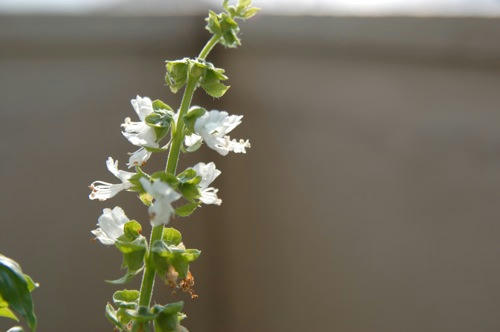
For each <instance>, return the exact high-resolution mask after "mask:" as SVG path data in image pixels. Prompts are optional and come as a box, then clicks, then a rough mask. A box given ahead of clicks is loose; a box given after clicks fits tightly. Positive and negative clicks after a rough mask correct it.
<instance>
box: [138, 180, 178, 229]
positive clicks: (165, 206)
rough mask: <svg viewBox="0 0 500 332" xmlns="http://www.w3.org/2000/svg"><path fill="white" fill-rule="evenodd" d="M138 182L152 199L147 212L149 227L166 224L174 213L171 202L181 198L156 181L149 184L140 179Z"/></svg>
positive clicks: (163, 183) (168, 187)
mask: <svg viewBox="0 0 500 332" xmlns="http://www.w3.org/2000/svg"><path fill="white" fill-rule="evenodd" d="M140 181H141V184H142V186H143V188H144V190H146V192H148V193H149V194H150V195H151V196H153V198H154V202H153V203H152V204H151V205H150V206H149V210H148V211H149V217H150V218H151V225H153V226H158V225H162V224H163V225H166V224H168V222H169V221H170V216H171V215H172V213H174V212H175V211H174V208H173V207H172V202H174V201H176V200H178V199H179V198H181V195H180V194H179V193H178V192H176V191H175V190H173V189H172V188H171V187H170V186H169V185H168V184H167V183H165V182H163V181H160V180H156V181H154V182H153V183H151V182H150V181H148V180H147V179H145V178H141V179H140Z"/></svg>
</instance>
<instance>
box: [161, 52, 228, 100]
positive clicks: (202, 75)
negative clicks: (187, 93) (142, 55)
mask: <svg viewBox="0 0 500 332" xmlns="http://www.w3.org/2000/svg"><path fill="white" fill-rule="evenodd" d="M166 67H167V74H166V76H165V81H166V83H167V84H168V86H169V87H170V90H172V92H173V93H176V92H177V91H179V89H180V88H182V87H183V86H184V85H185V84H186V82H187V79H188V76H189V75H190V76H191V77H193V78H195V79H196V80H197V82H198V84H199V85H200V86H201V87H202V88H203V89H204V90H205V91H206V93H208V94H209V95H210V96H212V97H215V98H219V97H222V96H223V95H224V93H226V91H227V90H228V89H229V86H227V85H224V84H222V83H221V82H220V81H225V80H227V79H228V77H227V76H226V75H224V69H221V68H216V67H215V66H214V65H213V64H211V63H210V62H206V61H204V60H201V59H189V58H184V59H182V60H174V61H167V65H166Z"/></svg>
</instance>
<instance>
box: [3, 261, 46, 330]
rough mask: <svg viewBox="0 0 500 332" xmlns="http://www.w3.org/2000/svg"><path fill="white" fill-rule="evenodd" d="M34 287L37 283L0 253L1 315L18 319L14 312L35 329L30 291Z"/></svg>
mask: <svg viewBox="0 0 500 332" xmlns="http://www.w3.org/2000/svg"><path fill="white" fill-rule="evenodd" d="M36 287H38V284H36V283H35V282H33V280H32V279H31V278H30V277H29V276H28V275H26V274H24V273H23V271H22V270H21V267H20V266H19V264H17V263H16V262H15V261H14V260H12V259H10V258H8V257H5V256H4V255H2V254H0V316H1V317H7V318H10V319H13V320H16V321H19V319H18V318H17V316H16V315H15V314H14V312H16V313H17V314H19V315H20V316H21V317H23V318H24V319H25V320H26V322H27V324H28V326H29V327H30V328H31V329H32V330H35V329H36V324H37V322H36V316H35V312H34V309H33V300H32V299H31V294H30V293H31V291H33V290H34V289H35V288H36ZM12 331H14V330H12Z"/></svg>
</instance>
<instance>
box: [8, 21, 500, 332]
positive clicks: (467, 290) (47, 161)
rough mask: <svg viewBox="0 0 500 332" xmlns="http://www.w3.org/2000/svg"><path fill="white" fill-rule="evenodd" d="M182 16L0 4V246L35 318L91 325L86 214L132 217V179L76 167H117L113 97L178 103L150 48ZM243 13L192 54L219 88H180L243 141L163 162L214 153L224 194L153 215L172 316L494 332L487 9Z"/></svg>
mask: <svg viewBox="0 0 500 332" xmlns="http://www.w3.org/2000/svg"><path fill="white" fill-rule="evenodd" d="M202 26H203V22H202V20H201V19H200V18H195V17H183V18H173V17H163V18H146V17H144V18H127V17H122V18H116V17H115V18H111V17H85V18H77V17H0V45H1V47H0V73H1V75H0V100H1V101H2V102H1V106H0V121H1V123H2V130H0V155H1V156H2V161H3V162H2V163H1V166H0V175H1V179H2V182H3V188H4V190H3V191H2V193H1V194H0V195H1V196H0V220H1V221H0V222H1V228H0V251H1V252H2V253H5V254H7V255H8V256H11V257H13V258H15V259H17V260H18V261H19V262H21V263H22V265H23V267H24V269H25V270H26V271H27V272H29V273H30V274H31V275H33V277H34V278H35V279H36V280H38V281H39V282H40V283H41V285H42V287H41V288H40V289H38V290H37V291H36V293H35V294H34V296H35V301H36V306H37V312H38V315H39V318H40V331H109V330H111V329H110V325H109V324H108V323H107V322H106V321H105V319H104V317H103V308H104V305H105V303H106V301H108V300H109V299H110V296H111V294H112V290H113V289H115V287H112V286H110V285H108V284H105V283H104V282H103V279H108V278H114V277H118V276H119V273H120V272H119V270H118V268H119V264H120V262H119V254H118V253H117V252H116V250H113V249H109V248H105V247H103V246H101V245H99V244H96V243H93V242H92V241H90V239H91V236H90V234H89V230H90V229H92V228H93V227H94V224H95V222H96V218H97V216H98V215H99V213H100V209H102V208H103V207H107V206H114V205H121V206H123V207H124V208H125V209H126V211H127V214H128V215H129V216H130V217H134V218H138V219H140V220H143V221H146V219H147V218H146V214H145V211H144V209H142V207H141V205H140V204H139V203H138V202H137V201H136V200H135V198H134V197H133V195H132V194H129V195H127V194H123V195H121V196H120V197H118V198H116V199H113V200H112V201H107V202H105V203H96V202H91V201H88V200H87V197H86V196H87V194H88V189H87V188H86V186H87V185H88V184H89V183H90V182H91V181H93V180H94V179H102V180H111V176H110V175H109V174H107V172H106V170H105V166H104V161H105V159H106V157H107V156H108V155H109V154H110V153H111V154H112V155H113V156H114V157H116V158H119V159H120V161H121V164H122V165H124V164H125V161H126V152H127V151H130V149H131V147H130V145H128V144H127V142H126V141H125V140H124V139H123V138H122V137H121V135H120V133H119V124H120V123H121V121H122V120H123V118H124V117H125V116H131V115H132V109H131V107H130V106H129V102H128V101H129V99H130V98H132V97H134V96H135V95H136V94H137V93H139V94H141V95H149V96H151V97H154V98H158V97H160V98H162V99H164V100H167V101H168V102H169V103H170V104H171V105H176V104H177V103H178V100H179V96H177V95H171V94H170V93H169V92H168V91H167V89H166V88H165V87H164V86H163V83H162V78H163V74H164V72H163V63H162V61H163V60H164V59H167V58H168V59H172V58H176V57H180V56H185V55H194V54H196V53H197V52H198V49H199V48H200V47H201V45H202V44H203V42H204V40H206V38H207V35H206V34H205V33H204V32H203V30H202ZM243 32H244V33H243V40H244V46H243V47H241V48H239V49H237V50H224V49H222V48H218V49H217V50H216V52H214V54H213V55H212V56H211V60H212V61H213V62H214V63H215V64H216V65H217V66H220V67H224V68H226V69H227V72H228V75H229V77H230V85H231V86H232V88H231V89H230V91H229V92H228V94H227V95H226V96H225V97H224V98H222V99H220V100H211V99H209V98H206V97H203V95H202V94H201V93H198V95H197V96H196V102H197V103H202V104H204V105H211V106H213V107H216V108H219V109H227V110H228V111H230V112H233V113H236V114H244V115H245V121H244V123H243V125H242V126H241V127H240V128H238V129H237V130H236V131H235V133H234V135H235V136H236V137H250V138H251V140H252V144H253V147H252V149H251V150H250V153H248V154H247V155H243V156H242V155H232V156H230V157H226V158H221V157H219V156H218V155H216V153H215V152H213V151H211V150H208V149H207V148H204V149H202V152H201V153H199V154H196V155H191V156H188V157H187V159H185V161H184V163H183V165H184V166H185V165H190V164H192V163H194V161H195V160H204V161H209V160H214V161H215V162H216V164H217V165H218V167H219V168H220V169H222V171H223V176H221V178H220V179H218V180H217V185H218V186H219V187H220V188H221V192H220V193H221V196H222V198H223V200H224V204H223V205H222V207H220V208H215V207H207V208H204V209H203V210H202V211H200V212H197V213H196V214H195V215H194V216H193V217H192V218H191V219H189V220H175V221H174V222H173V225H174V227H178V228H179V229H181V230H182V231H183V233H184V234H185V240H186V243H187V245H188V246H192V247H197V248H200V249H202V250H203V255H202V258H201V259H200V260H199V261H198V262H197V263H196V264H195V265H194V267H193V270H194V273H195V277H197V290H198V292H199V294H200V298H199V299H198V300H196V301H195V303H191V301H190V300H189V299H188V298H185V300H186V302H187V303H188V305H187V308H186V311H187V313H188V314H189V315H190V316H191V317H190V318H189V319H188V321H187V322H186V325H187V326H188V327H189V328H190V329H191V330H192V331H214V332H215V331H217V332H219V331H227V332H230V331H238V332H246V331H249V332H250V331H263V332H264V331H342V332H350V331H353V332H361V331H363V332H364V331H370V332H372V331H381V332H382V331H383V332H388V331H464V332H465V331H467V332H468V331H498V329H499V328H500V319H499V318H498V308H499V306H500V281H499V280H500V267H499V266H500V264H499V263H498V259H497V257H498V256H499V253H500V243H499V241H498V234H499V233H500V223H499V222H498V220H499V218H498V217H499V212H498V209H497V208H496V207H497V205H498V204H497V203H496V201H497V200H496V197H498V191H499V189H500V155H499V151H500V112H499V106H500V95H499V93H498V91H499V87H500V75H499V73H500V46H499V44H498V42H497V40H498V35H499V33H500V21H498V20H496V19H438V18H436V19H411V18H312V17H307V18H300V17H296V18H285V17H260V18H258V19H256V20H254V21H250V22H248V23H246V24H244V26H243ZM162 163H163V161H162V160H161V157H159V156H158V157H157V158H155V159H154V160H153V161H152V165H151V169H154V167H156V168H159V167H161V165H162ZM144 224H146V223H145V222H144ZM146 228H148V227H147V226H146ZM133 286H135V285H131V286H129V287H133ZM158 289H159V290H160V291H159V292H158V293H157V294H156V296H155V299H156V301H158V302H160V303H163V302H166V301H170V300H172V299H174V298H175V299H177V298H178V297H172V296H170V294H169V292H168V290H166V288H164V287H159V288H158ZM71 322H76V323H74V325H70V324H71ZM0 324H3V325H0V329H2V328H4V327H5V326H8V325H5V324H4V322H3V321H2V323H0ZM70 326H71V327H70Z"/></svg>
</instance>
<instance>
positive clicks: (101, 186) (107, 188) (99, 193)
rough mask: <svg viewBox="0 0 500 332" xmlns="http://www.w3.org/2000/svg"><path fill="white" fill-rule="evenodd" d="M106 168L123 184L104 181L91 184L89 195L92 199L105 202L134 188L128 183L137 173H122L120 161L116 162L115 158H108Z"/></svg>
mask: <svg viewBox="0 0 500 332" xmlns="http://www.w3.org/2000/svg"><path fill="white" fill-rule="evenodd" d="M106 167H107V168H108V170H109V171H110V172H111V174H113V175H114V176H116V177H117V178H118V179H120V180H121V183H116V184H113V183H108V182H104V181H94V182H92V183H91V184H90V187H89V188H90V189H91V190H92V191H91V193H90V194H89V198H90V199H98V200H100V201H104V200H106V199H108V198H111V197H113V196H115V195H116V194H118V193H119V192H120V191H122V190H127V189H128V188H130V187H132V184H131V183H130V182H129V181H128V180H129V179H130V178H131V177H132V176H133V175H134V174H135V173H132V172H127V171H121V170H119V169H118V160H117V161H114V160H113V158H111V157H108V159H107V160H106Z"/></svg>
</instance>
